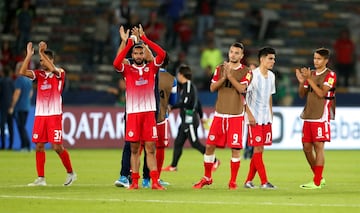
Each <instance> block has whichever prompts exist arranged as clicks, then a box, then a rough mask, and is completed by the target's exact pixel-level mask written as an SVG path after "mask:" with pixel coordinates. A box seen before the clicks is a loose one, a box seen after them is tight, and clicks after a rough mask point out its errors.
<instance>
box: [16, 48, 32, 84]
mask: <svg viewBox="0 0 360 213" xmlns="http://www.w3.org/2000/svg"><path fill="white" fill-rule="evenodd" d="M33 55H34V48H33V45H32V43H31V42H28V43H27V46H26V56H25V59H24V62H23V63H22V64H21V67H20V69H19V74H20V75H23V76H26V77H28V78H31V79H35V75H34V72H33V71H31V70H28V64H29V63H30V60H31V57H32V56H33Z"/></svg>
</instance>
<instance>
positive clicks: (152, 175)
mask: <svg viewBox="0 0 360 213" xmlns="http://www.w3.org/2000/svg"><path fill="white" fill-rule="evenodd" d="M149 174H150V178H151V181H152V183H157V182H158V179H159V173H158V171H157V170H153V171H150V173H149Z"/></svg>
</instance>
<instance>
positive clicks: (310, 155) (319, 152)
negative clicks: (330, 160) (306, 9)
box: [296, 48, 337, 189]
mask: <svg viewBox="0 0 360 213" xmlns="http://www.w3.org/2000/svg"><path fill="white" fill-rule="evenodd" d="M329 58H330V50H328V49H326V48H319V49H316V50H315V52H314V58H313V61H314V67H315V70H310V68H305V67H303V68H301V69H296V77H297V79H298V81H299V95H300V97H301V98H304V97H306V103H305V107H304V110H303V112H302V114H301V118H302V119H303V120H304V124H303V130H302V144H303V151H304V154H305V157H306V160H307V162H308V163H309V166H310V167H311V170H312V171H313V174H314V178H313V181H311V182H309V183H306V184H303V185H300V188H302V189H321V188H322V187H323V186H325V179H324V178H323V177H322V174H323V169H324V164H325V151H324V145H325V143H324V142H330V139H331V138H330V130H331V129H330V120H333V119H334V118H335V101H334V98H335V85H336V80H337V79H336V73H335V72H334V71H332V70H330V69H329V68H328V67H327V63H328V62H329Z"/></svg>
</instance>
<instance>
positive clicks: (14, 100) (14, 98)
mask: <svg viewBox="0 0 360 213" xmlns="http://www.w3.org/2000/svg"><path fill="white" fill-rule="evenodd" d="M20 94H21V89H19V88H16V89H15V91H14V93H13V96H12V100H11V105H10V108H9V113H10V114H13V112H14V108H15V105H16V103H17V102H18V100H19V97H20Z"/></svg>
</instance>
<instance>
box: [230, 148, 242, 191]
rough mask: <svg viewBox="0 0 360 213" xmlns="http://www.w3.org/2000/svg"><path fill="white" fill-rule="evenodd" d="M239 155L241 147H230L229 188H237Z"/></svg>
mask: <svg viewBox="0 0 360 213" xmlns="http://www.w3.org/2000/svg"><path fill="white" fill-rule="evenodd" d="M240 157H241V149H240V148H232V149H231V161H230V180H229V189H231V190H234V189H237V184H236V179H237V175H238V172H239V169H240Z"/></svg>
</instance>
